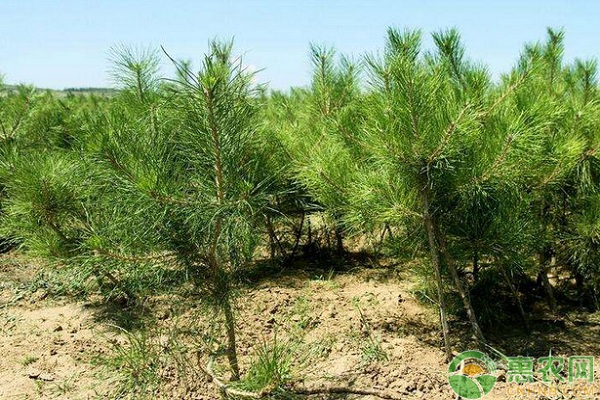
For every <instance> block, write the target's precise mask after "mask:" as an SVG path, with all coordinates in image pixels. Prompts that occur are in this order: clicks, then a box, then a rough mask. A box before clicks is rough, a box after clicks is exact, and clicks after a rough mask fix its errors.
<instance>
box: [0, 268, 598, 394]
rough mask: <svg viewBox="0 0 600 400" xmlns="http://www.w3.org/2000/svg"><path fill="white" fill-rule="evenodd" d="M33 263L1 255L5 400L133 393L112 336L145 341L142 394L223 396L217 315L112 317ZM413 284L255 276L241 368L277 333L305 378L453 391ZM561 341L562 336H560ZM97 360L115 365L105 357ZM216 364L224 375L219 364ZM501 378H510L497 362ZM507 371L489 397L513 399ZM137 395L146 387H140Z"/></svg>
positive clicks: (157, 301) (429, 316)
mask: <svg viewBox="0 0 600 400" xmlns="http://www.w3.org/2000/svg"><path fill="white" fill-rule="evenodd" d="M36 271H37V268H36V267H35V266H32V265H31V263H28V262H22V261H15V260H13V259H11V258H7V257H4V258H2V259H0V282H1V286H0V289H1V292H0V399H59V398H60V399H108V398H116V397H118V396H119V393H121V394H125V395H127V394H131V393H133V391H132V390H131V389H129V391H128V389H123V382H127V380H125V381H124V377H129V378H130V381H131V374H129V375H128V372H127V370H126V369H125V368H124V367H123V365H125V364H123V363H120V364H119V363H118V362H116V361H114V360H115V358H114V357H115V343H117V344H121V345H122V346H123V347H124V348H127V349H129V350H131V351H132V352H133V350H135V347H134V346H133V345H132V343H133V344H135V343H137V344H139V343H140V342H143V344H144V346H145V347H144V346H142V347H141V350H140V351H141V353H140V354H143V357H141V358H142V359H143V360H142V362H140V363H139V364H136V365H137V366H134V367H132V368H133V369H135V368H137V370H136V371H137V373H140V374H141V373H146V372H148V371H155V375H156V377H157V381H156V382H155V383H156V385H155V386H152V387H150V388H146V396H145V397H144V396H140V397H141V398H165V399H166V398H181V399H207V400H208V399H218V398H219V395H218V392H217V391H216V390H215V389H214V385H213V384H211V383H210V382H209V380H208V379H207V378H206V376H205V375H203V374H202V373H201V372H199V368H197V358H196V353H197V354H198V355H199V359H200V362H204V361H206V354H207V352H208V351H207V349H209V348H212V350H214V349H215V348H216V346H217V344H216V343H215V342H213V341H211V337H214V335H210V334H208V333H209V332H210V330H211V328H214V327H215V326H216V324H215V322H216V321H217V320H215V319H211V318H207V317H206V314H205V313H202V312H201V307H199V306H198V305H197V304H196V303H195V301H194V300H193V299H189V298H181V297H177V296H173V297H168V296H167V297H165V296H156V297H153V298H149V299H146V302H145V304H144V310H145V311H144V312H145V313H146V318H145V319H144V320H143V322H140V323H139V324H136V321H134V320H133V317H132V315H134V314H132V313H129V314H127V313H124V314H122V315H118V316H116V317H114V318H107V315H108V316H109V317H110V312H111V311H110V309H107V308H106V307H104V306H103V304H102V301H101V299H94V298H92V299H88V300H87V301H85V302H82V301H80V302H77V301H73V300H70V299H69V298H56V297H53V296H48V292H47V291H46V290H44V289H35V287H33V289H32V286H31V281H32V279H34V276H35V273H36ZM411 288H412V283H411V282H410V281H408V280H405V279H403V278H402V277H401V276H400V275H398V274H395V273H391V272H390V271H389V270H378V269H371V270H369V269H361V270H357V271H354V272H352V273H350V272H347V273H327V272H322V273H319V272H318V271H317V272H315V271H312V272H310V271H308V272H307V271H304V272H294V273H282V274H278V275H277V276H271V277H268V278H263V280H261V281H258V282H253V283H252V284H251V285H249V286H248V288H246V289H245V291H244V293H243V294H242V296H240V298H241V299H244V301H239V302H238V306H239V309H238V324H239V337H238V347H239V357H240V362H241V366H242V372H243V373H245V372H247V370H248V368H249V362H250V360H252V359H254V358H255V357H256V354H257V352H258V351H259V349H260V347H261V343H263V344H264V343H271V344H272V343H275V342H274V341H275V340H277V341H278V342H277V343H287V344H288V348H289V349H291V350H290V351H291V352H292V353H291V363H292V371H293V380H294V381H295V382H296V385H298V386H305V387H316V386H321V385H325V386H332V385H335V386H349V387H354V388H365V389H372V390H379V391H382V392H385V393H391V394H393V395H394V396H396V397H400V398H406V399H431V400H438V399H439V400H441V399H453V398H456V396H455V395H454V394H453V392H452V391H451V389H450V386H449V384H448V381H447V375H446V370H447V363H446V362H445V360H444V354H443V352H442V351H441V350H440V348H439V344H440V342H441V340H440V339H441V338H440V332H439V329H438V327H437V316H436V313H435V311H434V310H433V309H429V308H427V307H424V306H423V305H422V304H419V303H418V302H417V301H416V300H415V298H414V297H413V295H412V294H411ZM34 289H35V290H34ZM138 311H139V310H138ZM124 322H125V323H124ZM115 325H121V326H122V327H123V328H126V329H128V331H129V332H130V333H126V332H125V331H123V330H121V329H119V328H116V327H115ZM124 325H126V326H124ZM577 329H580V331H577ZM144 332H150V333H151V334H147V335H146V336H144ZM584 334H585V335H587V336H586V337H587V338H589V339H590V340H592V341H593V337H596V338H597V339H598V338H600V324H596V323H590V324H589V325H587V326H583V327H579V328H578V327H576V326H574V327H573V331H572V332H571V333H569V335H572V336H573V337H577V336H579V337H581V336H582V335H584ZM217 336H218V335H217ZM132 338H137V340H138V341H137V342H136V341H132ZM142 339H143V340H142ZM560 340H563V341H565V340H566V339H565V337H564V335H563V337H560V338H557V341H559V342H557V343H560ZM466 342H468V340H467V341H466ZM597 342H598V340H596V342H595V343H593V344H590V343H589V340H586V341H585V345H586V346H588V347H585V348H576V347H575V348H573V347H572V348H569V349H568V350H569V351H574V350H582V351H584V350H585V351H587V352H588V354H589V352H590V351H592V352H597V350H598V343H597ZM211 346H212V347H211ZM549 346H551V344H549ZM465 350H466V349H465ZM565 351H567V350H565ZM127 354H133V353H127ZM111 357H112V358H111ZM102 359H105V360H106V359H108V360H111V359H112V360H113V363H112V364H110V362H108V363H107V362H99V361H98V360H102ZM148 360H150V361H148ZM219 361H222V360H219ZM222 364H223V365H224V362H222ZM119 366H120V367H119ZM216 370H217V371H220V372H218V373H219V374H221V375H222V376H223V377H224V378H226V377H227V373H226V372H225V371H224V369H219V368H217V369H216ZM499 374H500V375H501V376H503V372H502V371H501V370H500V371H499ZM502 379H503V378H502V377H501V378H500V382H498V383H497V384H496V387H495V389H494V390H493V391H492V393H491V394H489V395H488V396H486V397H485V399H489V400H499V399H505V398H512V397H515V396H512V395H509V393H512V392H507V390H509V386H507V384H506V383H505V382H501V380H502ZM148 393H149V394H148ZM596 393H597V394H598V396H597V397H596V396H595V395H594V396H587V397H585V396H579V397H576V398H600V394H599V393H600V390H597V392H596ZM138 394H144V393H143V391H140V389H139V388H138ZM352 397H353V398H364V399H376V397H373V396H351V398H352ZM522 398H539V399H542V398H545V397H544V396H538V395H532V394H530V395H529V396H526V397H522Z"/></svg>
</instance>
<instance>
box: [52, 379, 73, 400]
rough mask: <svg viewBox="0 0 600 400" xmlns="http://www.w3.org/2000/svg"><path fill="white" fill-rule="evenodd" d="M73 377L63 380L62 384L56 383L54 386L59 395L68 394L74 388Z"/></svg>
mask: <svg viewBox="0 0 600 400" xmlns="http://www.w3.org/2000/svg"><path fill="white" fill-rule="evenodd" d="M74 381H75V375H73V376H71V377H70V378H68V379H65V380H64V381H62V382H56V383H55V384H54V386H55V389H56V391H57V392H58V393H59V394H60V395H66V394H67V393H69V392H72V391H73V389H74V388H75V383H74Z"/></svg>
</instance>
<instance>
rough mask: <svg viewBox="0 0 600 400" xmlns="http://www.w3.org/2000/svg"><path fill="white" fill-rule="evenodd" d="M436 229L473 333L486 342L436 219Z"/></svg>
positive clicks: (440, 245) (445, 261)
mask: <svg viewBox="0 0 600 400" xmlns="http://www.w3.org/2000/svg"><path fill="white" fill-rule="evenodd" d="M434 229H435V233H436V236H437V240H438V243H439V247H440V251H441V254H442V257H443V258H444V263H445V265H446V267H447V268H448V270H449V271H450V275H451V276H452V280H453V281H454V286H455V287H456V290H458V294H459V295H460V298H461V300H462V302H463V306H464V307H465V311H466V312H467V316H468V317H469V321H470V322H471V327H472V328H473V333H474V334H475V337H476V338H477V339H478V340H479V341H481V342H483V343H485V337H484V336H483V332H482V331H481V328H480V326H479V322H477V317H476V315H475V310H474V309H473V304H472V303H471V297H470V296H469V293H468V290H467V289H466V288H465V287H464V285H463V282H462V281H461V279H460V276H458V271H457V270H456V266H455V265H454V263H453V262H452V259H451V258H450V254H449V253H448V246H447V245H446V238H444V235H443V234H442V233H441V231H440V229H439V226H438V225H437V223H436V222H435V220H434Z"/></svg>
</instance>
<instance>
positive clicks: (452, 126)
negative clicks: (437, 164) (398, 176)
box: [427, 103, 471, 164]
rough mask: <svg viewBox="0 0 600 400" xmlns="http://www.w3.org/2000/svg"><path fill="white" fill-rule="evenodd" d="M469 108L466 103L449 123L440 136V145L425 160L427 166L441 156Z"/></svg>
mask: <svg viewBox="0 0 600 400" xmlns="http://www.w3.org/2000/svg"><path fill="white" fill-rule="evenodd" d="M469 108H471V106H470V104H468V103H467V104H466V105H465V106H464V107H463V109H462V110H460V113H459V114H458V116H457V117H456V119H455V120H454V121H452V123H450V125H448V128H446V132H444V136H442V139H441V140H440V144H439V145H438V147H437V148H436V149H435V150H434V151H433V153H431V155H430V156H429V157H428V158H427V164H431V163H432V162H433V161H435V159H436V158H438V157H439V155H440V154H442V152H443V151H444V148H445V147H446V146H447V145H448V142H449V141H450V137H451V136H452V134H453V133H454V132H455V131H456V127H457V126H458V124H459V123H460V121H461V119H462V118H463V116H464V115H465V113H466V112H467V110H468V109H469Z"/></svg>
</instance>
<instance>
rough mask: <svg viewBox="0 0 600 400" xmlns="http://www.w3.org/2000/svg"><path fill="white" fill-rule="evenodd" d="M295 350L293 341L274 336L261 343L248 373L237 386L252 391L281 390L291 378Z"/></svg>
mask: <svg viewBox="0 0 600 400" xmlns="http://www.w3.org/2000/svg"><path fill="white" fill-rule="evenodd" d="M295 350H296V349H295V348H294V344H293V343H288V342H285V341H281V340H279V339H277V337H276V336H275V337H274V338H273V339H272V340H271V341H265V342H263V343H261V344H260V345H259V346H258V348H257V351H256V355H255V358H254V359H253V360H252V361H251V364H250V367H249V368H248V373H247V374H246V376H245V378H244V380H243V381H241V382H240V383H239V385H238V386H239V387H240V388H243V389H244V390H249V391H253V392H261V391H263V390H265V391H269V392H277V391H278V390H283V389H284V386H285V385H286V383H288V382H290V380H291V379H292V366H293V363H294V360H295Z"/></svg>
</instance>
